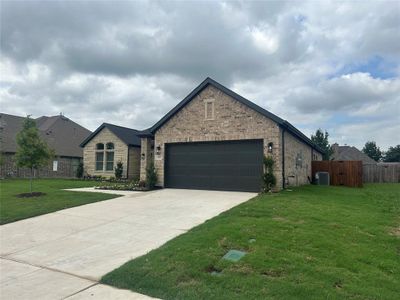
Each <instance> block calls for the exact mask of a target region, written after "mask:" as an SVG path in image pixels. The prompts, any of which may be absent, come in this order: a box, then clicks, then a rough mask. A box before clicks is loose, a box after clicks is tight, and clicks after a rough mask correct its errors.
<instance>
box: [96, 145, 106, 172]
mask: <svg viewBox="0 0 400 300" xmlns="http://www.w3.org/2000/svg"><path fill="white" fill-rule="evenodd" d="M103 167H104V144H102V143H98V144H96V171H103Z"/></svg>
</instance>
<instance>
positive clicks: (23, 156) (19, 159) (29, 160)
mask: <svg viewBox="0 0 400 300" xmlns="http://www.w3.org/2000/svg"><path fill="white" fill-rule="evenodd" d="M16 141H17V153H16V154H15V160H16V163H17V166H19V167H25V168H29V169H31V177H30V191H31V194H32V180H33V171H34V170H37V169H38V168H39V167H41V166H44V165H46V164H47V163H48V161H49V160H50V159H51V157H53V156H54V152H53V151H52V150H50V149H49V147H48V146H47V144H46V142H45V141H43V140H42V139H41V138H40V136H39V131H38V129H37V127H36V123H35V121H34V120H32V119H31V118H30V116H27V117H26V119H25V120H24V122H23V124H22V129H21V131H20V132H19V133H18V134H17V139H16Z"/></svg>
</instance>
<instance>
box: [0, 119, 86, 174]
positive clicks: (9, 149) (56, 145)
mask: <svg viewBox="0 0 400 300" xmlns="http://www.w3.org/2000/svg"><path fill="white" fill-rule="evenodd" d="M24 119H25V118H24V117H19V116H14V115H9V114H4V113H0V127H1V132H0V134H1V149H0V150H1V153H2V156H3V164H2V165H1V166H0V177H8V176H10V177H29V176H30V170H29V169H26V168H18V167H17V166H16V164H15V161H14V155H15V153H16V151H17V143H16V136H17V133H18V132H19V131H20V130H21V129H22V123H23V121H24ZM35 121H36V126H37V127H38V130H39V134H40V136H41V137H42V138H43V140H45V141H46V142H47V144H48V146H49V147H50V148H52V149H54V151H55V154H56V156H55V157H54V159H53V160H52V161H51V162H50V163H49V165H48V166H47V167H44V168H41V169H40V170H38V172H37V174H36V175H37V176H39V177H75V174H76V169H77V167H78V165H79V163H80V162H81V161H82V155H83V151H82V148H80V147H79V145H80V143H81V142H82V141H83V140H84V139H85V138H87V137H88V135H89V134H90V133H91V132H90V131H89V130H87V129H86V128H84V127H82V126H80V125H79V124H77V123H75V122H73V121H71V120H70V119H68V118H67V117H65V116H63V115H59V116H52V117H46V116H43V117H40V118H37V119H35Z"/></svg>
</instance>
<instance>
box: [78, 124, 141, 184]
mask: <svg viewBox="0 0 400 300" xmlns="http://www.w3.org/2000/svg"><path fill="white" fill-rule="evenodd" d="M136 133H137V131H136V130H134V129H130V128H126V127H121V126H116V125H112V124H108V123H104V124H102V125H101V126H100V127H99V128H98V129H97V130H96V131H94V132H93V133H92V134H91V135H90V136H89V137H88V138H87V139H86V140H85V141H84V142H82V144H81V147H83V166H84V174H85V175H90V176H102V177H114V176H115V171H114V168H115V167H116V165H117V163H118V162H122V177H123V178H129V179H138V178H139V175H140V138H139V137H136ZM111 145H112V146H111Z"/></svg>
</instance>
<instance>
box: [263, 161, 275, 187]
mask: <svg viewBox="0 0 400 300" xmlns="http://www.w3.org/2000/svg"><path fill="white" fill-rule="evenodd" d="M274 164H275V162H274V160H273V158H272V157H264V175H263V192H264V193H266V192H270V191H271V190H272V188H273V187H274V186H275V185H276V177H275V175H274Z"/></svg>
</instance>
